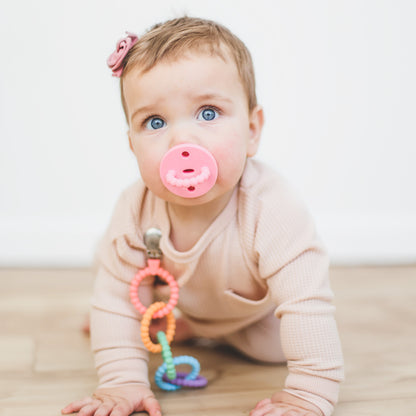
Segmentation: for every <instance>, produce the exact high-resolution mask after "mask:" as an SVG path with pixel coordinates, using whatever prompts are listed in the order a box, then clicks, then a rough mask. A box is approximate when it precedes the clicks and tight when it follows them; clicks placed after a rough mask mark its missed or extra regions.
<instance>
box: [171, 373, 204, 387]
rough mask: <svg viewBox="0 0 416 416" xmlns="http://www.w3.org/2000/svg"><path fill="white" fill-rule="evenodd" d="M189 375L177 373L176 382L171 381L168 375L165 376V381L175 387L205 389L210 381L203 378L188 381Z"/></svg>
mask: <svg viewBox="0 0 416 416" xmlns="http://www.w3.org/2000/svg"><path fill="white" fill-rule="evenodd" d="M187 375H188V373H181V372H178V371H177V372H176V378H175V379H174V380H169V378H168V376H167V375H166V374H164V375H163V380H164V381H166V382H167V383H171V384H174V385H175V386H182V387H194V388H195V387H205V386H206V385H207V384H208V380H207V379H206V378H205V377H203V376H197V378H196V379H194V380H188V379H186V376H187Z"/></svg>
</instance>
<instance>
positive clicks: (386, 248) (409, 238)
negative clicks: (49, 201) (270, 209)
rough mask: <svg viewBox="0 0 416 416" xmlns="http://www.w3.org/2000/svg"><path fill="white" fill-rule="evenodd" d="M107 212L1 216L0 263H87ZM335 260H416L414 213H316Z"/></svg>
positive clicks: (352, 262)
mask: <svg viewBox="0 0 416 416" xmlns="http://www.w3.org/2000/svg"><path fill="white" fill-rule="evenodd" d="M107 220H108V218H104V217H103V216H102V217H95V218H56V217H55V218H50V217H49V218H39V217H36V218H29V217H25V218H21V217H19V218H18V217H11V218H10V217H9V218H1V219H0V267H88V266H89V265H91V264H92V260H93V255H94V251H95V247H96V244H97V242H98V241H99V237H100V236H101V235H102V233H103V231H104V229H105V227H106V223H107ZM317 226H318V230H319V233H320V235H321V236H322V238H323V240H324V243H325V245H326V246H327V248H328V250H329V253H330V256H331V261H332V264H333V265H357V264H372V265H384V264H386V265H389V264H416V215H413V216H410V215H408V216H403V215H401V216H396V215H395V216H393V215H372V216H364V215H347V214H345V215H333V214H331V215H318V218H317Z"/></svg>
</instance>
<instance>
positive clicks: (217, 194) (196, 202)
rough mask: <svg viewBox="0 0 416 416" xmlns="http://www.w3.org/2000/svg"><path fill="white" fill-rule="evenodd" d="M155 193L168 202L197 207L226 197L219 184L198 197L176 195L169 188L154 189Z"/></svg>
mask: <svg viewBox="0 0 416 416" xmlns="http://www.w3.org/2000/svg"><path fill="white" fill-rule="evenodd" d="M150 191H152V192H153V194H154V195H156V196H157V197H158V198H160V199H163V200H164V201H166V202H167V203H168V204H172V205H177V206H181V207H197V206H203V205H209V204H212V203H215V202H216V201H217V200H220V199H222V198H223V197H224V193H223V192H221V190H220V188H219V186H218V185H214V187H213V188H212V189H211V190H209V191H208V192H207V193H206V194H204V195H201V196H198V197H196V198H184V197H181V196H178V195H175V194H174V193H173V192H170V191H169V190H168V189H167V188H165V187H163V189H157V190H154V191H153V190H152V189H150Z"/></svg>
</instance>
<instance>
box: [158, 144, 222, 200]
mask: <svg viewBox="0 0 416 416" xmlns="http://www.w3.org/2000/svg"><path fill="white" fill-rule="evenodd" d="M217 176H218V166H217V162H216V161H215V159H214V156H213V155H212V154H211V153H210V152H209V151H208V150H207V149H205V148H203V147H201V146H198V145H195V144H181V145H178V146H175V147H173V148H172V149H170V150H169V151H168V152H167V153H166V155H165V156H164V157H163V159H162V161H161V164H160V178H161V180H162V182H163V184H164V185H165V186H166V188H167V189H168V190H169V191H170V192H172V193H174V194H175V195H178V196H181V197H184V198H197V197H199V196H202V195H204V194H206V193H207V192H208V191H209V190H210V189H211V188H212V187H213V186H214V185H215V182H216V180H217Z"/></svg>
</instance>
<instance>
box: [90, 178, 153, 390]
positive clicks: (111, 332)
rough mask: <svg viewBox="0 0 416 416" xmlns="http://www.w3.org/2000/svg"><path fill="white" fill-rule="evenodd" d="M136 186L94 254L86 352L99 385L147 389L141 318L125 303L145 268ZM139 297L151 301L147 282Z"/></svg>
mask: <svg viewBox="0 0 416 416" xmlns="http://www.w3.org/2000/svg"><path fill="white" fill-rule="evenodd" d="M140 197H141V195H140V192H139V189H138V187H137V186H135V187H131V188H129V189H128V190H127V191H125V192H124V193H123V194H122V195H121V198H120V199H119V201H118V203H117V205H116V207H115V210H114V213H113V217H112V219H111V222H110V225H109V227H108V229H107V231H106V233H105V235H104V237H103V239H102V240H101V242H100V245H99V249H98V252H97V259H96V260H97V266H98V267H97V269H98V271H97V274H96V279H95V284H94V291H93V297H92V300H91V348H92V351H93V354H94V360H95V365H96V368H97V374H98V378H99V387H101V388H102V387H114V386H120V385H124V384H132V383H133V384H141V385H146V386H149V380H148V369H147V368H148V352H147V350H146V348H145V347H144V345H143V342H142V340H141V337H140V319H141V315H140V314H139V312H137V311H136V309H135V308H134V306H133V305H132V304H131V302H130V294H129V285H130V282H131V280H132V279H133V278H134V276H135V273H136V272H137V270H138V269H139V268H142V267H144V265H145V247H144V245H143V243H142V238H141V235H140V231H139V229H138V226H137V218H135V217H136V215H135V214H136V213H135V210H136V209H137V207H139V206H140ZM140 299H141V301H142V303H143V304H145V305H149V304H150V303H151V301H152V282H151V279H145V280H144V281H143V282H142V284H141V285H140Z"/></svg>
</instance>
